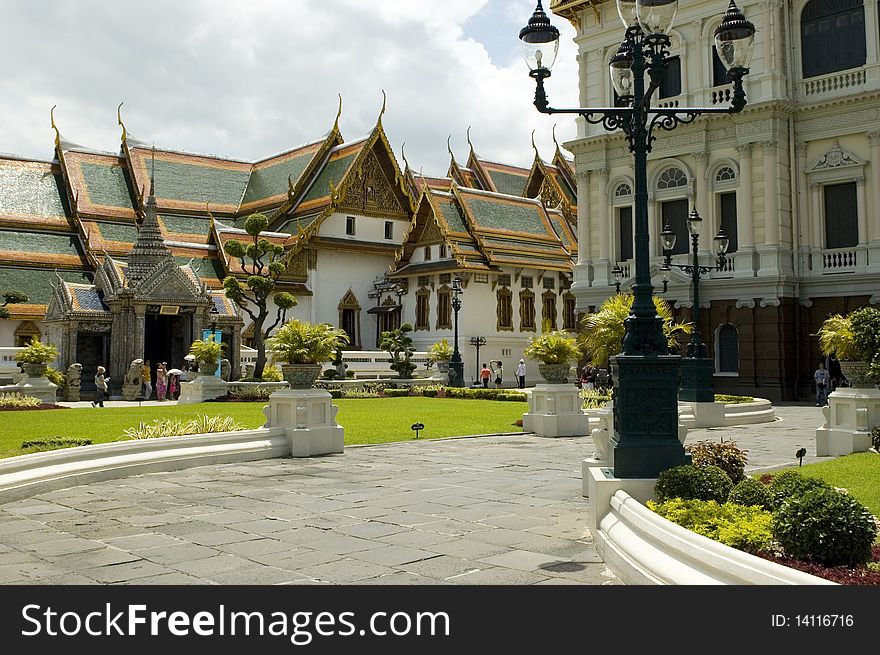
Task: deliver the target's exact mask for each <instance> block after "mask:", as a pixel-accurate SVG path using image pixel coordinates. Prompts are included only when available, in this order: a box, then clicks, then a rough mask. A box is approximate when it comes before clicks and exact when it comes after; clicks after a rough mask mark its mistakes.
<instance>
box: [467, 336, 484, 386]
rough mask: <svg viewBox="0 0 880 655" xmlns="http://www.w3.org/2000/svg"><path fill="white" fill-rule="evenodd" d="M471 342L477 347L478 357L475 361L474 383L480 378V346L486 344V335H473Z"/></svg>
mask: <svg viewBox="0 0 880 655" xmlns="http://www.w3.org/2000/svg"><path fill="white" fill-rule="evenodd" d="M470 344H471V345H472V346H475V347H476V349H477V355H476V357H477V359H476V360H475V361H474V384H476V382H477V380H479V379H480V348H481V347H482V346H485V345H486V337H471V339H470Z"/></svg>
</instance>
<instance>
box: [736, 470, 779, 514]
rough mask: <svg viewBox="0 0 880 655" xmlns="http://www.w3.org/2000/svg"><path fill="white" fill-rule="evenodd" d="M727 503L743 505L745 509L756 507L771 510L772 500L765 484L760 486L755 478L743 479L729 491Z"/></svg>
mask: <svg viewBox="0 0 880 655" xmlns="http://www.w3.org/2000/svg"><path fill="white" fill-rule="evenodd" d="M727 502H729V503H736V504H737V505H745V506H746V507H750V506H757V507H761V508H762V509H766V510H772V509H773V498H772V497H771V495H770V490H769V489H767V485H766V484H762V483H761V482H759V481H758V480H755V478H745V479H743V480H740V481H739V482H737V483H736V484H735V485H733V489H731V490H730V496H728V497H727Z"/></svg>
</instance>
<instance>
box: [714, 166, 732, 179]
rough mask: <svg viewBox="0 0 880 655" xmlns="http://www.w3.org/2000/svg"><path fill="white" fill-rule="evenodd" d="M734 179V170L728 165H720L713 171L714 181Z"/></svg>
mask: <svg viewBox="0 0 880 655" xmlns="http://www.w3.org/2000/svg"><path fill="white" fill-rule="evenodd" d="M735 179H736V171H735V170H733V169H732V168H731V167H730V166H722V167H721V168H719V169H718V172H717V173H715V181H716V182H729V181H731V180H735Z"/></svg>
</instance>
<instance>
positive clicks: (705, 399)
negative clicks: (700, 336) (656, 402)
mask: <svg viewBox="0 0 880 655" xmlns="http://www.w3.org/2000/svg"><path fill="white" fill-rule="evenodd" d="M714 368H715V363H714V362H713V361H712V360H711V359H708V358H706V357H682V359H681V387H680V388H679V390H678V399H679V400H686V401H690V402H693V403H694V404H705V403H711V402H713V401H714V400H715V391H714V390H713V389H712V373H713V371H714ZM722 409H723V408H722ZM723 415H724V412H723V411H722V417H723ZM718 425H723V423H719V424H718ZM707 427H708V426H707Z"/></svg>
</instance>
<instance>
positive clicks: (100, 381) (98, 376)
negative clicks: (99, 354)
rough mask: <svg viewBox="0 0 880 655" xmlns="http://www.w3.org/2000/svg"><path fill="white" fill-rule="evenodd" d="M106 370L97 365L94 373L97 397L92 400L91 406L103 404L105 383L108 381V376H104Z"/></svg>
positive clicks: (105, 392)
mask: <svg viewBox="0 0 880 655" xmlns="http://www.w3.org/2000/svg"><path fill="white" fill-rule="evenodd" d="M106 372H107V369H105V368H104V367H103V366H99V367H98V371H97V372H96V373H95V389H97V391H98V399H97V400H93V401H92V407H103V406H104V399H105V398H106V397H107V383H109V382H110V378H109V377H104V373H106Z"/></svg>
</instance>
